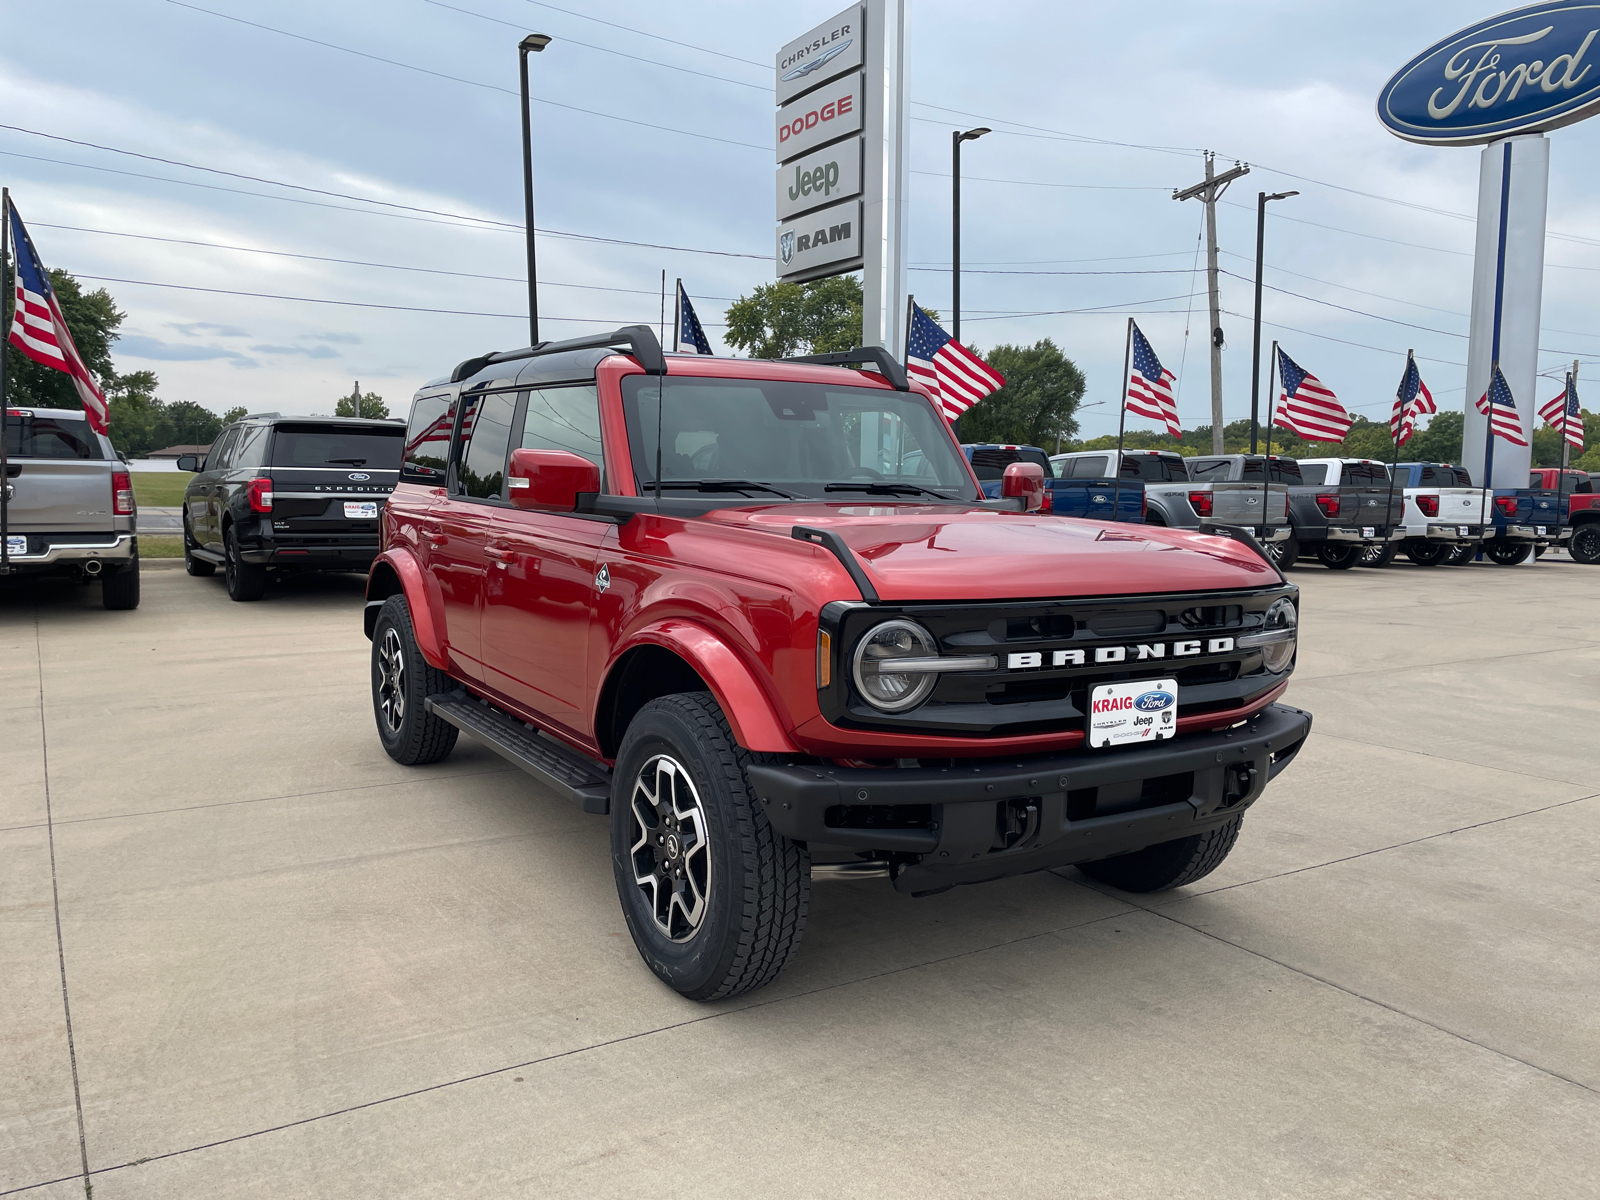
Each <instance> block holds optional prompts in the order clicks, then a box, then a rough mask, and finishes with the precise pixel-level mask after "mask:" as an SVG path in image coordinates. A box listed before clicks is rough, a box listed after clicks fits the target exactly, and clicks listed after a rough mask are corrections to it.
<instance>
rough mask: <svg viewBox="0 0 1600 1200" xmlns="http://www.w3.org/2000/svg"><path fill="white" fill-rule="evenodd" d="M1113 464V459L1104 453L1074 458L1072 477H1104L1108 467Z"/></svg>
mask: <svg viewBox="0 0 1600 1200" xmlns="http://www.w3.org/2000/svg"><path fill="white" fill-rule="evenodd" d="M1110 465H1111V459H1110V458H1108V457H1107V456H1106V455H1104V454H1091V455H1090V456H1089V457H1087V458H1075V459H1073V460H1072V477H1073V478H1074V479H1104V478H1105V477H1106V468H1107V467H1108V466H1110Z"/></svg>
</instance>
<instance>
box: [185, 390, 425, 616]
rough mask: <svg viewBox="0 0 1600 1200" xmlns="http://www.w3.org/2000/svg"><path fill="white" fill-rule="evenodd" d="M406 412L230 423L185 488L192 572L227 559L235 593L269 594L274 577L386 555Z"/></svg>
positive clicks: (194, 462) (349, 566)
mask: <svg viewBox="0 0 1600 1200" xmlns="http://www.w3.org/2000/svg"><path fill="white" fill-rule="evenodd" d="M405 432H406V427H405V423H404V422H402V421H372V420H357V419H354V418H347V417H285V416H280V415H279V414H278V413H266V414H260V415H256V416H249V417H245V418H243V419H242V420H239V421H237V422H235V423H234V424H232V425H229V426H228V427H227V428H226V429H224V430H223V431H222V432H221V433H219V434H218V435H217V439H216V441H214V442H212V444H211V449H210V452H209V453H208V454H207V455H206V457H205V459H204V461H201V460H199V459H197V458H196V456H194V455H185V456H184V457H182V458H180V459H179V460H178V469H179V470H182V471H193V472H195V475H194V478H193V479H191V480H189V484H188V486H187V488H186V489H185V490H184V495H183V559H184V564H185V566H186V567H187V568H188V571H189V574H191V575H200V576H205V575H211V574H214V573H215V572H216V569H217V568H218V567H221V568H222V569H223V575H224V578H225V580H226V582H227V585H228V595H229V596H230V597H231V598H232V599H234V600H259V599H261V596H262V594H263V593H264V592H265V590H266V586H267V580H268V578H269V577H270V576H272V575H275V574H281V573H284V572H289V571H365V570H366V569H367V568H368V567H370V566H371V565H372V560H373V559H374V558H376V557H377V556H378V532H379V525H378V519H379V517H380V516H381V515H382V513H383V506H384V503H385V502H386V501H387V500H388V498H389V493H390V492H392V491H394V485H395V482H396V481H397V480H398V479H399V476H400V451H401V447H402V446H403V445H404V443H405Z"/></svg>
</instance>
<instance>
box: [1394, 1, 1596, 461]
mask: <svg viewBox="0 0 1600 1200" xmlns="http://www.w3.org/2000/svg"><path fill="white" fill-rule="evenodd" d="M1597 38H1600V4H1583V3H1574V2H1572V0H1563V2H1561V3H1547V4H1535V5H1529V6H1528V7H1526V8H1519V9H1514V10H1513V11H1511V12H1507V13H1502V14H1500V15H1499V16H1496V17H1490V18H1488V19H1487V20H1484V21H1479V22H1478V23H1477V24H1475V25H1471V26H1468V27H1467V28H1466V29H1463V30H1461V31H1460V32H1459V33H1455V34H1452V35H1451V36H1450V37H1448V38H1446V39H1444V40H1443V41H1441V42H1439V43H1437V44H1435V45H1434V46H1431V47H1429V48H1428V49H1427V50H1425V51H1423V52H1422V53H1421V54H1419V55H1417V57H1416V58H1414V59H1412V60H1411V61H1410V62H1409V63H1407V64H1406V65H1405V66H1404V67H1402V68H1401V69H1400V70H1399V71H1398V72H1397V73H1396V74H1395V76H1394V78H1393V79H1391V80H1389V82H1388V83H1387V84H1386V85H1385V86H1384V88H1383V91H1382V92H1380V93H1379V95H1378V120H1379V121H1381V122H1382V123H1383V125H1384V127H1385V128H1386V129H1388V130H1389V132H1390V133H1392V134H1394V135H1395V136H1396V137H1400V138H1404V139H1405V140H1407V141H1410V142H1418V143H1422V144H1425V145H1438V146H1479V145H1481V146H1483V151H1482V155H1481V158H1480V162H1479V175H1478V236H1477V247H1476V255H1475V257H1474V261H1473V271H1472V326H1471V339H1470V341H1469V342H1468V344H1467V389H1466V414H1465V415H1466V430H1465V436H1464V439H1463V447H1462V461H1463V463H1464V464H1465V465H1466V467H1467V469H1468V470H1469V471H1471V473H1472V476H1473V478H1474V479H1476V480H1477V481H1478V483H1479V485H1480V486H1482V487H1486V488H1491V487H1502V488H1514V487H1524V486H1526V484H1527V479H1528V468H1529V464H1530V461H1531V456H1532V441H1533V439H1532V438H1531V437H1530V438H1529V439H1528V441H1529V445H1528V446H1513V445H1511V444H1509V443H1505V444H1502V445H1499V446H1495V445H1494V444H1493V441H1492V439H1491V438H1490V436H1489V432H1488V422H1489V417H1488V415H1486V414H1484V413H1480V412H1479V411H1478V408H1477V404H1476V401H1477V399H1478V397H1480V396H1482V395H1483V394H1484V393H1485V392H1486V391H1487V390H1488V388H1489V377H1490V373H1491V371H1492V370H1493V367H1494V364H1495V363H1496V362H1498V363H1499V365H1500V372H1501V374H1502V375H1504V376H1505V380H1506V383H1507V385H1508V386H1509V387H1510V389H1511V394H1512V397H1513V398H1514V399H1515V400H1516V405H1517V413H1518V416H1519V418H1520V419H1521V421H1522V427H1523V429H1525V430H1530V431H1531V430H1532V429H1533V428H1534V425H1535V421H1536V420H1537V415H1536V410H1535V403H1536V396H1535V393H1534V388H1535V386H1536V382H1535V381H1536V379H1537V376H1538V370H1539V318H1540V307H1541V304H1542V300H1543V290H1544V241H1545V209H1546V204H1547V200H1548V193H1549V182H1550V143H1549V141H1548V140H1546V138H1545V137H1544V134H1545V133H1546V132H1548V131H1549V130H1552V129H1559V128H1561V127H1562V126H1564V125H1571V124H1572V123H1574V122H1575V121H1581V120H1583V119H1584V118H1585V117H1589V116H1593V115H1594V114H1595V112H1596V111H1600V45H1597V44H1596V40H1597Z"/></svg>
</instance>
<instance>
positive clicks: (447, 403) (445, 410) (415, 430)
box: [400, 392, 456, 487]
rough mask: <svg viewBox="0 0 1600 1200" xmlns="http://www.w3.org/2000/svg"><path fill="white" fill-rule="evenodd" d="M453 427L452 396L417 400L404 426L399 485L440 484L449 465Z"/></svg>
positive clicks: (446, 395)
mask: <svg viewBox="0 0 1600 1200" xmlns="http://www.w3.org/2000/svg"><path fill="white" fill-rule="evenodd" d="M455 423H456V402H455V396H453V395H452V394H450V393H449V392H441V393H439V394H438V395H434V396H419V397H417V400H416V402H415V403H414V404H412V406H411V420H410V422H409V423H408V424H407V426H406V448H405V453H404V455H403V456H402V458H401V461H400V479H401V482H403V483H427V484H432V485H433V486H435V487H438V486H440V485H442V484H443V483H444V479H445V467H446V465H447V464H448V463H449V461H450V430H451V427H452V426H454V425H455Z"/></svg>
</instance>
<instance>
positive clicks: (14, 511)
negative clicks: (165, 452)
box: [6, 458, 126, 533]
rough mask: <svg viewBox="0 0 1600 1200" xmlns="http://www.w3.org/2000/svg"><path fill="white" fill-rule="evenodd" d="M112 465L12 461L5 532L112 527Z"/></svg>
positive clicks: (98, 461) (103, 462)
mask: <svg viewBox="0 0 1600 1200" xmlns="http://www.w3.org/2000/svg"><path fill="white" fill-rule="evenodd" d="M117 465H119V464H116V463H113V462H110V461H107V460H105V459H85V460H73V459H51V458H24V459H13V460H12V461H11V462H10V463H9V464H8V471H7V474H8V475H9V476H10V480H9V481H10V483H11V484H12V485H13V486H14V487H15V489H16V490H15V491H14V492H13V493H12V496H11V503H10V504H9V506H8V511H7V513H6V518H7V526H8V528H9V529H10V530H11V532H12V533H78V532H84V533H87V532H103V531H105V530H108V529H110V528H112V515H111V474H112V468H113V467H115V466H117ZM124 469H126V468H124Z"/></svg>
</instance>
